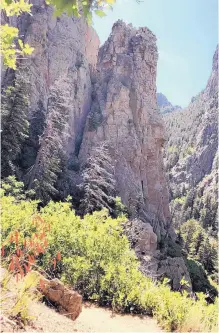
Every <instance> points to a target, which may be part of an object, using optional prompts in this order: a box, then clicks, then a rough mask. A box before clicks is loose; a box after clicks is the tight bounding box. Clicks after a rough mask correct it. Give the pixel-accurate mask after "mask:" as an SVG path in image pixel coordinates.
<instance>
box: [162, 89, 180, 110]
mask: <svg viewBox="0 0 219 333" xmlns="http://www.w3.org/2000/svg"><path fill="white" fill-rule="evenodd" d="M157 104H158V106H159V109H160V113H162V114H165V113H169V112H173V111H176V110H181V109H182V108H181V106H179V105H172V104H171V103H170V102H169V101H168V99H167V98H166V96H165V95H163V94H162V93H157Z"/></svg>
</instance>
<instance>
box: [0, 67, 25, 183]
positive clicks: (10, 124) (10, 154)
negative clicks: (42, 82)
mask: <svg viewBox="0 0 219 333" xmlns="http://www.w3.org/2000/svg"><path fill="white" fill-rule="evenodd" d="M1 110H2V139H1V170H2V171H1V172H2V177H7V176H8V175H12V174H16V175H18V171H19V170H18V167H17V163H16V160H17V158H18V155H19V153H20V151H21V149H22V145H23V143H24V141H25V139H26V138H27V136H28V128H29V121H28V110H29V93H28V81H27V71H26V69H24V68H20V69H19V70H17V72H16V77H15V80H14V84H13V86H10V87H8V88H7V89H6V90H5V91H4V92H3V96H2V105H1Z"/></svg>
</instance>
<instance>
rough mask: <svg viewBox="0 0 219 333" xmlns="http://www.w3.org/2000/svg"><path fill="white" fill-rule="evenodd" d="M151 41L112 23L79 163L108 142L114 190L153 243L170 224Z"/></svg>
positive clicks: (146, 35) (154, 50) (147, 35)
mask: <svg viewBox="0 0 219 333" xmlns="http://www.w3.org/2000/svg"><path fill="white" fill-rule="evenodd" d="M157 58H158V53H157V47H156V37H155V36H154V35H153V33H152V32H151V31H150V30H149V29H147V28H140V29H138V30H137V29H134V28H133V27H132V26H131V25H126V24H125V23H123V22H122V21H118V22H117V23H115V24H114V26H113V28H112V32H111V35H110V37H109V38H108V40H107V41H106V43H105V44H104V45H103V46H102V47H101V48H100V50H99V55H98V62H97V74H96V77H95V80H96V83H95V84H94V86H93V92H92V103H91V110H90V113H89V117H88V120H87V124H86V129H85V133H84V138H83V144H82V147H81V151H80V159H81V160H84V159H86V157H87V156H88V155H89V152H90V150H91V147H94V146H95V145H97V144H98V143H99V142H102V141H107V142H108V143H109V145H110V147H111V155H112V158H113V161H114V168H115V177H116V181H117V186H116V190H117V192H118V195H119V196H120V197H121V198H122V201H123V202H124V203H125V204H126V206H127V207H128V208H129V209H130V211H131V213H132V214H133V215H135V214H136V212H138V211H139V210H142V213H141V214H140V217H141V219H143V220H144V221H145V222H149V223H150V224H151V225H152V226H153V227H154V231H155V232H156V234H157V236H158V238H160V235H161V234H163V233H164V231H165V228H166V225H167V223H168V220H169V217H170V215H169V208H168V194H167V187H166V182H165V177H164V173H163V160H162V147H163V143H164V127H163V123H162V120H161V117H160V115H159V113H158V108H157V101H156V66H157Z"/></svg>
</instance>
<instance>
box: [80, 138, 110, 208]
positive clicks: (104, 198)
mask: <svg viewBox="0 0 219 333" xmlns="http://www.w3.org/2000/svg"><path fill="white" fill-rule="evenodd" d="M82 177H83V184H82V189H83V198H82V200H81V204H80V207H79V210H80V211H81V212H82V213H83V214H87V213H92V212H93V211H95V210H99V209H102V208H104V207H106V208H108V209H109V211H110V212H112V206H113V204H114V199H113V194H114V189H115V180H114V169H113V166H112V160H111V158H110V154H109V150H108V147H107V144H106V143H103V144H101V145H100V146H99V147H97V148H95V149H94V150H93V151H92V152H91V156H90V157H89V159H88V161H87V165H86V167H85V169H84V172H83V174H82Z"/></svg>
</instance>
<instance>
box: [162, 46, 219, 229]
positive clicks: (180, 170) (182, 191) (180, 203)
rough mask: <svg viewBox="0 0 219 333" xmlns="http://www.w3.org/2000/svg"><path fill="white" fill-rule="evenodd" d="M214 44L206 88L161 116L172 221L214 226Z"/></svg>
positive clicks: (216, 72) (216, 127) (215, 103)
mask: <svg viewBox="0 0 219 333" xmlns="http://www.w3.org/2000/svg"><path fill="white" fill-rule="evenodd" d="M217 80H218V48H217V49H216V51H215V54H214V58H213V65H212V73H211V76H210V78H209V80H208V83H207V86H206V88H205V89H204V90H203V91H202V92H201V93H200V94H199V95H198V96H196V97H195V98H193V99H192V102H191V103H190V105H189V106H188V107H187V108H186V109H183V110H182V111H177V112H174V114H167V115H165V116H164V121H165V124H166V128H167V138H168V140H167V145H166V150H165V167H166V171H167V176H168V178H169V184H170V195H171V207H172V212H173V219H174V222H175V224H177V222H178V223H179V222H180V223H182V222H185V221H186V220H188V219H189V218H195V219H197V220H200V222H201V224H202V225H203V226H204V227H212V228H213V230H214V231H215V230H217V222H216V221H217V218H216V215H217V200H216V198H217V171H216V169H217V151H218V81H217Z"/></svg>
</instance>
